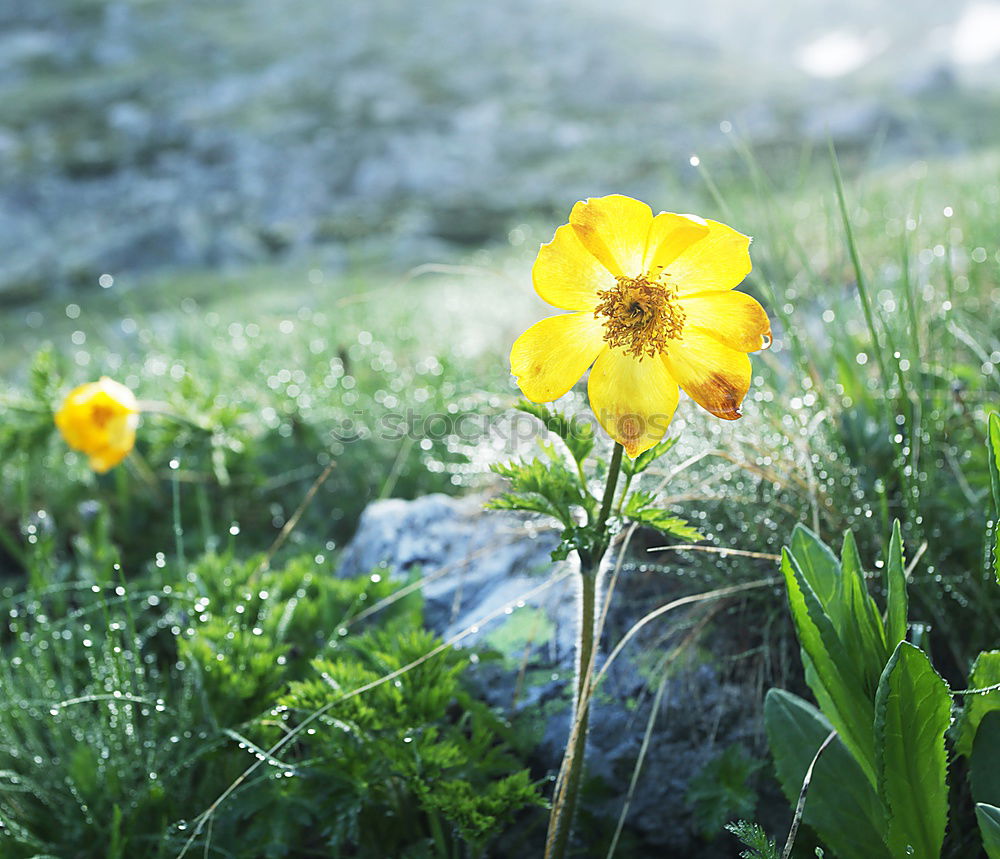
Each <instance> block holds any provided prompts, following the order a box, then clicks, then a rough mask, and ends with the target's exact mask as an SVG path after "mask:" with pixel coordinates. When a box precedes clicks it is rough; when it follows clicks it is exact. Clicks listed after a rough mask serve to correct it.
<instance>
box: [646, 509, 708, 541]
mask: <svg viewBox="0 0 1000 859" xmlns="http://www.w3.org/2000/svg"><path fill="white" fill-rule="evenodd" d="M632 518H633V519H634V520H635V521H636V522H641V523H642V524H643V525H648V526H649V527H650V528H655V529H656V530H657V531H659V532H660V533H661V534H667V535H668V536H670V537H676V538H677V539H678V540H690V541H691V542H692V543H694V542H696V541H698V540H704V539H705V535H704V534H702V533H701V532H700V531H699V530H698V529H697V528H695V527H694V526H692V525H689V524H688V522H687V520H685V519H681V518H680V517H679V516H673V515H671V513H670V512H669V511H667V510H659V509H656V508H654V507H647V508H645V509H644V510H640V511H639V512H638V513H635V514H633V515H632Z"/></svg>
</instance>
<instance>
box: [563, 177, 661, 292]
mask: <svg viewBox="0 0 1000 859" xmlns="http://www.w3.org/2000/svg"><path fill="white" fill-rule="evenodd" d="M652 222H653V210H652V209H650V208H649V206H647V205H646V204H645V203H640V202H639V201H638V200H633V199H632V198H631V197H623V196H622V195H621V194H612V195H611V196H610V197H591V198H590V199H589V200H587V201H586V202H580V203H577V204H576V205H575V206H574V207H573V211H572V212H570V214H569V223H570V226H572V227H573V229H574V230H575V232H576V235H577V238H579V239H580V241H581V242H583V245H584V247H586V248H587V250H588V251H590V252H591V253H592V254H593V255H594V256H595V257H597V259H599V260H600V261H601V263H602V264H603V265H604V267H605V268H606V269H607V270H608V271H610V272H611V274H613V275H614V276H615V277H621V276H625V277H638V276H639V275H640V274H643V273H644V269H643V267H642V262H643V255H644V254H645V251H646V239H647V237H648V236H649V227H650V225H651V224H652Z"/></svg>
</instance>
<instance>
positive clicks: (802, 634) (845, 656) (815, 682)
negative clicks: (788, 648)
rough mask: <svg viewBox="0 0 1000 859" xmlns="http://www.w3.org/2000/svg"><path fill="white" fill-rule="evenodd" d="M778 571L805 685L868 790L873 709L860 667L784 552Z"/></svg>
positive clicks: (872, 773)
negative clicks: (857, 766)
mask: <svg viewBox="0 0 1000 859" xmlns="http://www.w3.org/2000/svg"><path fill="white" fill-rule="evenodd" d="M781 572H782V575H784V577H785V585H786V587H787V590H788V602H789V605H790V607H791V611H792V619H793V620H794V621H795V628H796V631H797V632H798V636H799V643H800V644H801V645H802V650H803V654H804V655H803V662H804V663H805V664H806V666H807V671H806V681H807V682H808V683H809V686H810V688H811V689H812V690H813V693H814V694H815V695H816V698H817V700H818V701H819V702H820V704H821V706H822V707H823V711H824V714H825V715H826V717H827V718H828V719H829V720H830V722H831V723H832V724H833V726H834V727H835V728H836V729H837V732H838V733H839V734H840V738H841V740H842V741H843V742H844V744H845V745H846V746H847V748H848V749H849V750H850V751H851V753H852V754H853V755H854V756H855V758H856V759H857V761H858V763H859V764H860V765H861V767H862V769H863V770H864V771H865V774H866V776H867V777H868V780H869V781H870V782H871V784H872V786H874V785H875V783H876V777H875V746H874V740H873V737H872V729H871V726H872V717H873V714H874V706H873V702H872V699H871V697H869V696H867V695H865V693H864V691H863V683H862V676H861V671H860V667H859V666H858V665H857V664H856V662H855V661H854V659H855V656H856V654H852V653H851V652H850V651H849V650H848V649H847V648H845V646H844V644H843V642H842V641H841V637H840V636H839V635H838V633H837V630H836V629H835V628H834V625H833V622H832V620H831V619H830V616H829V615H828V614H827V613H826V612H825V611H824V610H823V606H822V605H821V603H820V601H819V598H818V597H817V596H816V593H815V591H814V590H813V589H812V586H811V585H810V583H809V581H808V580H807V579H806V576H805V574H804V573H803V572H802V569H801V567H800V566H799V564H798V560H797V559H796V557H795V556H793V555H792V553H791V552H789V550H788V549H784V550H783V551H782V556H781Z"/></svg>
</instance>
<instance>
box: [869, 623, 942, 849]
mask: <svg viewBox="0 0 1000 859" xmlns="http://www.w3.org/2000/svg"><path fill="white" fill-rule="evenodd" d="M950 719H951V696H950V694H949V692H948V684H946V683H945V682H944V680H943V679H942V678H941V676H940V675H939V674H938V673H937V672H936V671H935V670H934V668H933V667H932V666H931V663H930V660H929V659H928V658H927V655H926V654H925V653H924V652H923V651H922V650H920V649H919V648H917V647H914V646H913V645H912V644H910V643H908V642H906V641H901V642H900V643H899V644H898V645H897V646H896V649H895V651H894V652H893V654H892V656H891V657H890V658H889V662H888V664H887V665H886V666H885V671H883V672H882V679H881V680H880V681H879V685H878V693H877V694H876V696H875V748H876V753H877V755H878V777H879V782H878V784H879V795H880V796H881V798H882V801H883V802H884V803H885V805H886V807H887V809H888V812H889V838H888V843H889V847H890V848H891V849H892V851H893V853H894V854H895V855H897V856H912V857H914V859H938V857H939V856H940V854H941V844H942V842H943V841H944V831H945V827H946V826H947V823H948V785H947V773H948V757H947V753H946V751H945V746H944V734H945V731H946V730H947V729H948V723H949V721H950Z"/></svg>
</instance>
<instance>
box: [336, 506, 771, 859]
mask: <svg viewBox="0 0 1000 859" xmlns="http://www.w3.org/2000/svg"><path fill="white" fill-rule="evenodd" d="M483 501H484V499H483V498H481V497H471V498H463V499H456V498H451V497H447V496H444V495H430V496H427V497H425V498H418V499H416V500H414V501H402V500H396V499H393V500H385V501H377V502H375V503H373V504H371V505H370V506H369V507H368V508H367V510H366V511H365V512H364V514H363V515H362V517H361V521H360V524H359V527H358V531H357V534H356V536H355V538H354V540H353V541H352V542H351V543H350V545H349V546H348V547H347V548H346V549H345V552H344V555H343V557H342V559H341V563H340V567H339V569H338V575H341V576H354V575H362V574H366V573H368V572H370V571H372V570H373V569H377V568H381V569H385V570H388V572H389V574H390V575H391V576H393V577H395V578H400V579H406V578H408V577H410V576H412V575H413V574H414V573H417V572H418V573H419V574H420V575H422V576H424V577H425V582H424V586H423V593H424V596H425V598H426V619H427V623H428V625H429V626H430V627H431V628H432V629H434V631H435V632H437V633H438V634H440V635H441V636H443V637H445V638H449V637H451V636H454V635H456V634H458V633H459V632H461V631H463V630H466V629H468V628H469V627H472V626H475V627H476V629H475V632H474V633H473V634H471V635H470V636H468V637H467V638H465V639H463V641H462V646H465V647H469V646H475V645H478V646H480V647H483V646H485V647H488V648H492V649H495V650H499V651H500V652H501V654H502V659H500V660H483V661H482V662H477V661H476V659H475V658H474V659H473V661H474V662H475V663H476V664H475V666H474V670H473V677H474V680H475V681H476V682H477V684H478V685H479V687H480V689H481V693H482V694H483V695H484V697H485V698H486V699H487V700H488V701H489V702H490V703H491V704H492V705H494V706H496V707H498V708H501V709H504V710H507V711H512V710H516V711H519V712H521V713H525V714H531V715H532V716H533V717H534V720H535V721H536V722H537V723H538V747H537V751H536V754H537V757H538V761H537V764H538V766H539V767H540V768H542V769H545V770H548V771H550V772H555V771H557V770H558V767H559V763H560V761H561V758H562V753H563V749H564V748H565V744H566V736H567V733H568V730H569V717H570V712H569V704H570V700H571V694H570V688H571V685H572V678H573V667H574V661H575V640H576V629H577V623H578V620H577V611H578V608H577V595H576V588H577V582H576V576H575V575H573V574H571V575H569V576H568V577H566V578H565V579H563V580H561V581H559V582H557V583H555V584H553V586H552V587H550V588H547V589H545V590H544V591H543V592H542V593H540V594H537V595H535V596H534V597H527V596H525V595H526V594H528V592H529V591H531V590H533V589H537V588H538V587H539V586H540V585H542V584H544V582H545V580H546V577H547V576H553V575H558V574H559V573H560V572H565V571H566V567H565V564H566V563H569V562H560V563H558V564H554V563H553V562H552V561H551V560H550V559H549V553H550V552H551V550H552V548H553V547H554V546H555V545H556V543H557V537H556V535H555V533H554V532H552V531H551V530H543V529H540V526H539V523H538V522H537V521H534V520H531V519H526V518H524V517H522V516H519V515H516V514H511V513H504V512H499V511H485V510H483ZM625 569H626V570H627V572H626V574H625V575H623V576H622V577H621V578H620V580H619V582H618V584H617V587H616V591H615V593H614V599H613V601H612V607H611V610H610V611H609V614H608V620H607V625H606V635H605V641H604V642H603V644H602V651H603V653H604V654H606V653H607V652H608V650H609V649H610V645H613V643H614V642H616V641H618V640H620V638H621V636H622V635H623V634H624V632H625V631H626V630H628V629H629V628H630V627H631V626H632V624H633V623H634V622H635V621H637V620H638V619H639V618H641V617H642V616H643V615H645V614H646V613H647V612H648V611H650V610H651V609H653V608H656V607H657V606H659V605H662V604H663V603H664V602H667V601H668V600H670V599H672V598H673V597H675V596H677V594H676V593H669V592H668V590H669V589H670V587H671V585H672V586H673V587H676V582H674V581H673V580H670V579H667V578H666V577H665V576H663V575H662V574H659V573H655V572H649V571H646V570H645V568H644V567H636V566H635V565H634V564H632V565H627V566H626V568H625ZM506 605H513V606H519V605H520V606H523V607H522V608H515V610H514V611H513V612H512V613H511V614H509V615H508V614H504V613H503V612H502V609H503V607H504V606H506ZM498 610H499V611H500V612H501V614H500V616H499V617H498V618H496V619H494V620H492V621H490V622H488V623H482V622H481V621H482V618H484V617H487V616H489V615H491V614H493V613H495V612H497V611H498ZM683 619H684V616H683V615H682V614H678V615H670V616H669V617H668V618H665V619H664V620H662V621H658V622H655V623H653V624H651V625H650V627H649V636H643V635H639V636H637V639H636V641H635V642H634V643H633V644H632V645H631V646H629V647H628V648H626V650H625V651H623V653H622V656H620V657H619V658H618V659H617V660H616V662H615V663H614V664H613V666H612V668H611V669H610V670H609V672H608V676H607V679H606V681H605V682H604V684H603V686H602V688H601V691H600V693H599V695H598V699H597V701H596V703H595V706H594V709H593V712H592V716H591V728H590V739H589V751H588V759H587V760H588V776H589V778H591V779H597V780H599V781H600V782H603V785H604V789H603V790H600V791H598V792H597V795H598V796H599V797H600V798H596V799H593V800H590V801H588V803H587V805H588V808H589V810H590V811H591V812H592V813H594V814H596V815H598V817H600V818H603V819H604V820H605V821H607V822H608V825H613V822H614V821H615V820H616V819H617V817H618V815H619V813H620V812H621V809H622V803H623V797H624V796H625V794H626V792H627V790H628V785H629V781H630V779H631V777H632V772H633V769H634V767H635V763H636V759H637V756H638V753H639V749H640V747H641V745H642V739H643V734H644V732H645V730H646V725H647V723H648V719H649V714H650V708H651V702H652V700H653V692H654V689H653V688H651V687H655V686H657V685H658V683H659V676H655V677H654V676H653V674H652V671H651V669H652V666H654V665H655V664H657V663H659V662H660V660H661V658H662V657H663V656H664V655H666V654H667V653H669V652H670V650H671V649H672V648H674V647H676V646H677V644H678V642H679V640H680V636H681V635H682V634H683V633H680V632H677V633H672V632H671V629H673V630H679V628H680V623H679V622H680V621H681V620H683ZM717 638H718V637H717V636H713V637H712V640H713V641H715V640H717ZM700 646H701V647H706V646H710V644H709V641H708V640H707V639H706V640H705V641H703V642H702V644H701V645H700ZM718 646H720V647H721V648H725V647H726V646H727V645H726V644H725V643H720V644H719V645H718ZM640 663H641V664H642V665H643V666H644V667H643V668H640ZM599 664H600V663H599ZM758 712H759V708H758V707H755V706H753V704H752V702H748V701H747V698H746V687H745V686H743V685H742V684H739V683H736V682H725V681H724V680H723V679H722V677H721V672H720V670H719V668H718V667H717V666H716V665H715V664H713V662H712V661H711V660H705V659H704V658H699V659H698V660H697V661H692V662H691V663H685V662H684V661H683V660H678V663H677V664H676V665H675V666H674V671H673V673H672V674H671V676H670V679H669V680H668V681H667V687H666V690H665V694H664V695H663V697H662V700H661V704H660V710H659V712H658V713H657V719H656V724H655V728H654V732H653V737H652V742H651V744H650V746H649V749H648V752H647V756H646V759H645V763H644V766H643V769H642V773H641V777H640V780H639V783H638V788H639V789H638V790H637V791H636V795H635V796H634V798H633V800H632V804H631V807H630V812H629V817H628V821H629V827H630V829H631V834H632V836H633V837H635V838H637V839H638V840H639V842H641V843H642V844H643V845H645V847H644V848H643V851H642V852H640V853H634V854H631V855H635V856H645V855H649V856H663V855H665V854H664V852H663V851H664V850H669V851H672V852H670V853H669V855H676V856H702V857H708V856H716V855H727V854H726V853H725V852H721V853H720V852H718V851H717V850H716V848H718V850H725V849H726V848H723V847H721V846H720V845H716V848H713V847H712V846H710V845H708V844H706V842H704V841H703V840H702V835H701V834H700V833H699V832H698V831H697V830H696V825H695V823H694V822H693V818H692V814H691V809H690V808H689V807H688V805H687V802H686V800H685V796H686V794H687V790H688V787H689V785H690V782H691V779H692V778H693V777H694V776H695V775H697V774H698V773H699V772H700V771H701V770H702V769H703V768H704V767H705V766H706V765H707V764H708V763H710V762H711V761H712V760H714V759H715V758H716V757H717V756H718V754H720V753H721V751H722V750H723V749H725V748H726V747H728V746H730V745H732V744H733V743H742V744H744V745H755V744H756V745H759V741H760V731H759V728H760V726H759V722H758V718H759V717H758ZM727 847H728V849H729V854H730V855H731V847H732V845H731V844H728V845H727Z"/></svg>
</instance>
